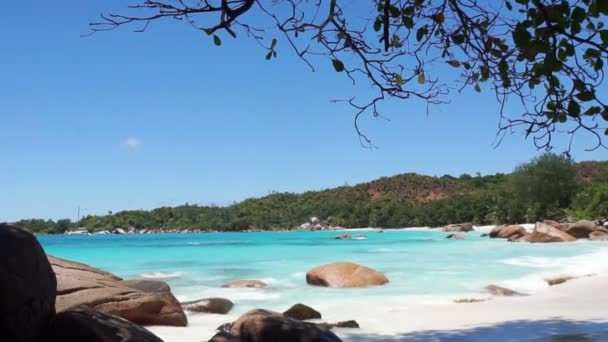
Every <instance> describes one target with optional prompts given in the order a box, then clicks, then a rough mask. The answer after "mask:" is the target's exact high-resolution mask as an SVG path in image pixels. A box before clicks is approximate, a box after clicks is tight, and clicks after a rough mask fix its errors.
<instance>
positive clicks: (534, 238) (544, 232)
mask: <svg viewBox="0 0 608 342" xmlns="http://www.w3.org/2000/svg"><path fill="white" fill-rule="evenodd" d="M574 240H576V238H575V237H574V236H572V235H570V234H568V233H565V232H562V231H561V230H559V229H557V228H555V227H552V226H550V225H548V224H544V223H542V222H536V226H535V227H534V231H533V232H532V234H528V235H526V236H524V237H523V239H522V240H521V241H526V242H533V243H534V242H568V241H574Z"/></svg>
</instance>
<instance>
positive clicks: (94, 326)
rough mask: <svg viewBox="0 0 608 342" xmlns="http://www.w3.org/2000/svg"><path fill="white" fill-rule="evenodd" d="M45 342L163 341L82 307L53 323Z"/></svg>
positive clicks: (63, 314) (131, 325)
mask: <svg viewBox="0 0 608 342" xmlns="http://www.w3.org/2000/svg"><path fill="white" fill-rule="evenodd" d="M45 341H52V342H55V341H57V342H60V341H61V342H71V341H74V342H76V341H82V342H85V341H86V342H109V341H112V342H135V341H137V342H162V341H163V340H161V339H160V338H158V337H156V336H155V335H154V334H153V333H151V332H150V331H148V330H146V329H144V328H142V327H140V326H139V325H137V324H135V323H132V322H129V321H127V320H125V319H122V318H120V317H117V316H113V315H108V314H104V313H101V312H98V311H95V310H93V309H91V308H89V307H87V306H85V305H79V306H76V307H73V308H71V309H69V310H66V311H63V312H61V313H59V314H58V315H57V316H55V318H53V319H52V320H51V323H50V325H49V329H48V331H47V336H46V339H45Z"/></svg>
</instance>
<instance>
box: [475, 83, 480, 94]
mask: <svg viewBox="0 0 608 342" xmlns="http://www.w3.org/2000/svg"><path fill="white" fill-rule="evenodd" d="M475 91H476V92H478V93H481V87H480V86H479V83H477V84H476V85H475Z"/></svg>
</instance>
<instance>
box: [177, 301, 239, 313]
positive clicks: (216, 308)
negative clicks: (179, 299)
mask: <svg viewBox="0 0 608 342" xmlns="http://www.w3.org/2000/svg"><path fill="white" fill-rule="evenodd" d="M233 306H234V303H232V302H231V301H230V300H228V299H225V298H207V299H201V300H197V301H192V302H185V303H182V308H184V310H186V311H192V312H204V313H214V314H220V315H225V314H227V313H228V312H230V310H232V307H233Z"/></svg>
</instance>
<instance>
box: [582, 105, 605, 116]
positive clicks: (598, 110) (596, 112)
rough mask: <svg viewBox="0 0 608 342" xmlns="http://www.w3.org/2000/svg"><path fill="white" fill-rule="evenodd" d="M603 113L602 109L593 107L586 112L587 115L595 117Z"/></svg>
mask: <svg viewBox="0 0 608 342" xmlns="http://www.w3.org/2000/svg"><path fill="white" fill-rule="evenodd" d="M601 111H602V107H599V106H593V107H589V109H587V111H585V115H595V114H599V113H600V112H601Z"/></svg>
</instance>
